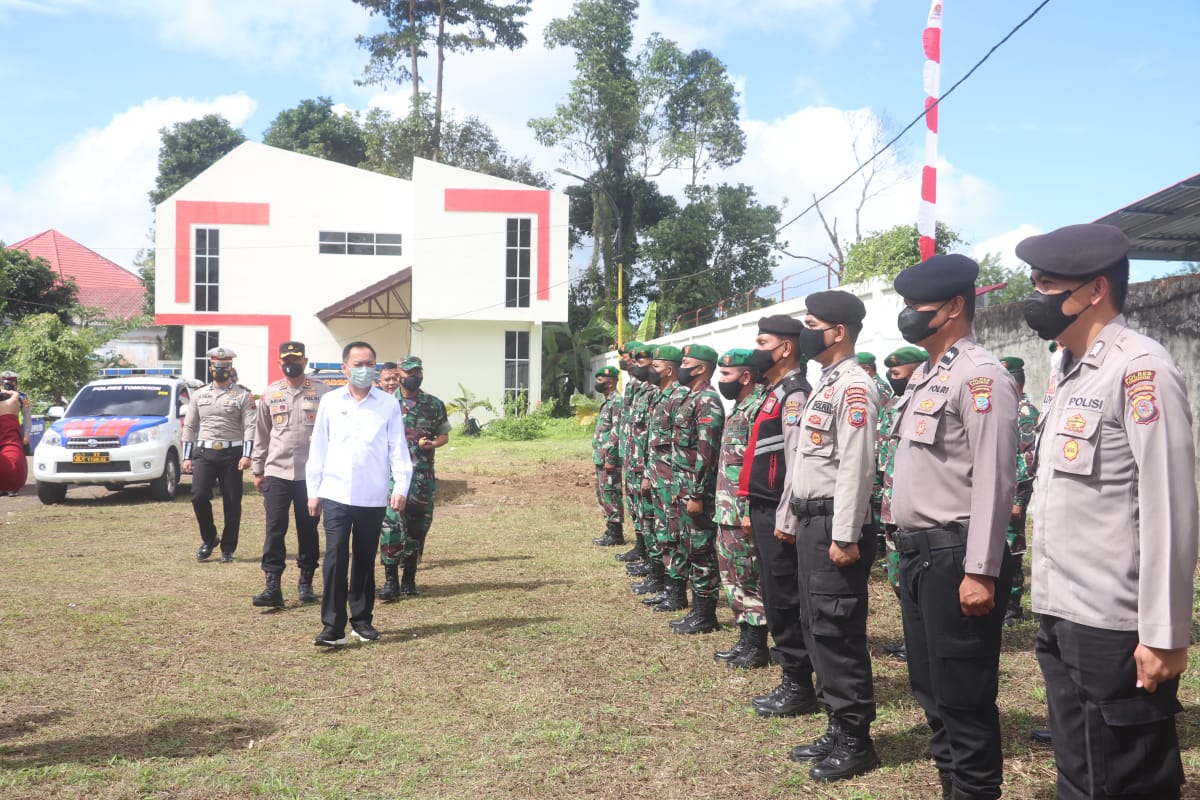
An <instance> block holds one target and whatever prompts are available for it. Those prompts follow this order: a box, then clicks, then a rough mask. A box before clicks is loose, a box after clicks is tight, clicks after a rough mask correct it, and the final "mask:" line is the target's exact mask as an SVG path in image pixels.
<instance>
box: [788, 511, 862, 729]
mask: <svg viewBox="0 0 1200 800" xmlns="http://www.w3.org/2000/svg"><path fill="white" fill-rule="evenodd" d="M832 523H833V518H832V517H829V516H812V517H808V518H806V519H803V520H802V522H801V529H800V533H799V535H798V536H797V537H796V555H797V562H798V566H799V571H798V574H799V578H800V603H801V619H802V620H803V623H804V626H803V627H804V633H805V636H806V639H805V642H806V643H807V645H808V653H809V655H810V656H811V657H812V664H813V668H814V669H815V670H816V672H817V697H818V698H819V699H820V701H821V704H822V705H824V706H825V708H826V710H827V711H828V712H829V715H830V716H831V717H832V718H834V719H837V720H839V721H840V722H842V723H843V724H844V726H846V727H849V728H852V729H854V730H856V731H857V732H860V733H864V734H865V733H866V732H867V729H868V728H870V725H871V723H872V722H874V721H875V687H874V684H873V682H872V680H871V654H870V652H869V651H868V649H867V578H868V577H869V575H870V573H871V564H872V563H874V561H875V543H876V541H877V536H876V533H875V529H874V527H869V528H867V529H866V530H864V531H863V535H862V538H861V539H860V540H859V542H858V550H859V559H858V561H855V562H854V563H853V564H851V565H850V566H848V567H836V566H834V564H833V562H832V561H830V560H829V546H830V543H831V540H832V537H831V535H830V534H831V529H832V528H831V526H832Z"/></svg>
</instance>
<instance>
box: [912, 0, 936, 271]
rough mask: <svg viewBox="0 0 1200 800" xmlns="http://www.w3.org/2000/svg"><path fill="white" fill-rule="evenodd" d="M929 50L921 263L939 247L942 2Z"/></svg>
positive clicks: (930, 28)
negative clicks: (938, 203)
mask: <svg viewBox="0 0 1200 800" xmlns="http://www.w3.org/2000/svg"><path fill="white" fill-rule="evenodd" d="M921 41H922V43H923V44H924V46H925V58H926V59H927V60H926V61H925V168H924V169H923V170H921V208H920V211H918V212H917V233H918V234H920V237H921V239H920V243H921V260H922V261H924V260H925V259H927V258H929V257H930V256H932V255H933V254H934V247H935V246H936V244H937V215H936V212H937V133H938V109H937V107H936V106H934V103H936V102H937V98H938V93H939V91H940V90H939V84H940V83H941V77H942V0H933V2H932V4H931V5H930V6H929V21H928V22H927V23H926V24H925V32H924V34H922V36H921Z"/></svg>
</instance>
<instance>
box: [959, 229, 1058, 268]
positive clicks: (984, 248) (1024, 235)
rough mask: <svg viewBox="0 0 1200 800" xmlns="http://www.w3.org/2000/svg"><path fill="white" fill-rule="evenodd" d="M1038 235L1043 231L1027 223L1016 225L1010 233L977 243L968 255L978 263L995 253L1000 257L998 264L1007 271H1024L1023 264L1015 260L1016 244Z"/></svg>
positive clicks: (1019, 260)
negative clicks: (1007, 269)
mask: <svg viewBox="0 0 1200 800" xmlns="http://www.w3.org/2000/svg"><path fill="white" fill-rule="evenodd" d="M1039 233H1043V231H1041V230H1039V229H1038V228H1035V227H1034V226H1033V225H1029V224H1028V223H1026V224H1023V225H1018V226H1017V227H1015V228H1013V229H1012V230H1010V231H1004V232H1003V233H999V234H996V235H995V236H992V237H991V238H989V239H984V240H983V241H982V242H979V243H977V244H976V245H975V246H973V247H972V248H971V250H970V253H969V255H970V256H971V258H973V259H975V260H976V261H978V260H979V259H981V258H983V257H984V256H986V255H987V254H989V253H995V254H997V255H999V256H1000V263H1002V264H1003V265H1004V266H1005V267H1007V268H1009V269H1025V268H1026V264H1025V262H1023V261H1021V259H1019V258H1017V254H1016V248H1017V243H1018V242H1020V241H1021V240H1022V239H1028V238H1029V237H1030V236H1036V235H1037V234H1039Z"/></svg>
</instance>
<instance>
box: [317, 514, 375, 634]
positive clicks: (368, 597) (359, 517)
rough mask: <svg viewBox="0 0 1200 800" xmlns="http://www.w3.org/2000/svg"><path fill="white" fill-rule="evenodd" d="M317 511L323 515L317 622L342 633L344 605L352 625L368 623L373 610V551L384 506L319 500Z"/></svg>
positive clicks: (343, 631) (344, 619)
mask: <svg viewBox="0 0 1200 800" xmlns="http://www.w3.org/2000/svg"><path fill="white" fill-rule="evenodd" d="M321 510H322V513H324V514H325V564H324V568H323V570H322V573H321V574H322V576H323V577H324V579H325V593H324V594H323V595H322V596H321V622H323V623H325V624H326V625H328V626H329V627H331V628H333V629H334V630H336V631H338V632H340V633H345V632H346V606H347V604H349V607H350V622H351V623H352V624H353V623H367V624H370V622H371V618H372V616H373V614H374V611H375V554H376V553H377V552H378V551H379V530H380V528H381V527H382V526H383V512H384V510H385V507H384V506H378V507H377V506H348V505H346V504H344V503H338V502H335V501H333V500H325V499H322V500H321ZM347 572H349V574H350V577H349V582H348V583H347V579H346V573H347Z"/></svg>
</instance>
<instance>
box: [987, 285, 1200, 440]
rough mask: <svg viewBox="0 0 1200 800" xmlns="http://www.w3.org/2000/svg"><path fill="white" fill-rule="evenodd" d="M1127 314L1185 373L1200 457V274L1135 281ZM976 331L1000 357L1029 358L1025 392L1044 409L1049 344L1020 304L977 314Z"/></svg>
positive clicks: (1133, 323) (1128, 299)
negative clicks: (1028, 320)
mask: <svg viewBox="0 0 1200 800" xmlns="http://www.w3.org/2000/svg"><path fill="white" fill-rule="evenodd" d="M1125 316H1126V319H1127V320H1128V322H1129V325H1130V327H1132V328H1133V329H1134V330H1136V331H1138V332H1140V333H1144V334H1146V335H1147V336H1149V337H1151V338H1153V339H1156V340H1158V341H1160V342H1162V343H1163V345H1164V346H1165V347H1166V348H1167V350H1168V351H1169V352H1170V353H1171V356H1172V357H1173V358H1174V359H1175V362H1176V363H1177V364H1178V365H1179V368H1180V369H1181V370H1183V377H1184V381H1185V382H1186V384H1187V391H1188V399H1189V400H1190V401H1191V406H1192V421H1193V427H1192V435H1193V437H1194V438H1195V439H1196V442H1197V448H1196V449H1197V452H1198V453H1200V435H1198V434H1200V425H1197V424H1196V420H1197V419H1200V275H1183V276H1179V277H1175V278H1162V279H1159V280H1156V281H1147V282H1145V283H1135V284H1133V285H1131V286H1130V287H1129V296H1128V298H1127V300H1126V303H1125ZM975 333H976V335H977V336H978V337H979V340H980V342H982V343H983V345H984V346H985V347H987V348H988V349H989V350H991V351H992V352H993V353H995V354H996V355H997V356H1019V357H1020V358H1023V359H1024V360H1025V380H1026V385H1025V392H1026V393H1027V394H1028V395H1029V398H1030V399H1031V400H1032V401H1033V404H1034V405H1036V406H1037V407H1038V408H1041V407H1042V405H1043V403H1044V402H1045V399H1044V398H1045V393H1046V382H1047V381H1048V380H1049V377H1050V359H1051V356H1050V350H1049V343H1047V342H1044V341H1042V340H1041V339H1039V338H1038V337H1037V335H1036V334H1034V333H1033V331H1031V330H1029V326H1028V325H1026V324H1025V319H1024V317H1023V316H1022V314H1021V304H1020V303H1009V304H1007V305H1003V306H995V307H992V308H983V309H980V310H979V312H978V313H977V314H976V315H975Z"/></svg>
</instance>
